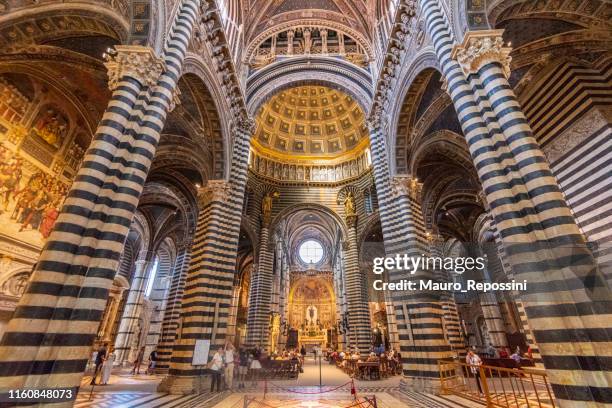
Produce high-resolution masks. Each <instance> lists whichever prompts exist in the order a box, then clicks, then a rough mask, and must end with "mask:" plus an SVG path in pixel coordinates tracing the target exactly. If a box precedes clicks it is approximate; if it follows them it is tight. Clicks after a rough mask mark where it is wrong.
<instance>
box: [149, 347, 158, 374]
mask: <svg viewBox="0 0 612 408" xmlns="http://www.w3.org/2000/svg"><path fill="white" fill-rule="evenodd" d="M156 365H157V351H156V350H153V351H152V352H151V354H149V366H148V367H147V374H148V375H153V374H155V366H156Z"/></svg>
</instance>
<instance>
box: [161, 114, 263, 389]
mask: <svg viewBox="0 0 612 408" xmlns="http://www.w3.org/2000/svg"><path fill="white" fill-rule="evenodd" d="M252 131H253V124H252V121H250V120H248V119H246V118H239V120H238V121H237V124H236V125H235V126H234V127H233V134H234V140H233V148H232V165H231V169H230V171H231V174H230V175H229V180H228V181H224V180H211V181H209V182H208V183H207V185H206V186H205V187H203V188H202V189H201V191H200V195H199V206H200V210H199V215H198V223H197V228H196V234H195V237H194V240H193V245H192V248H191V264H190V266H189V271H188V273H187V280H186V283H185V293H184V295H183V300H182V307H181V323H180V327H181V330H180V334H179V336H178V338H177V339H176V341H175V345H174V347H173V351H172V357H171V360H170V370H169V376H168V377H166V378H165V379H164V381H163V382H162V384H161V385H160V390H163V391H167V392H172V393H192V392H198V391H199V388H198V387H199V381H197V378H198V376H199V375H200V374H201V367H195V366H193V365H192V364H191V363H192V360H193V352H194V346H195V343H196V340H209V341H210V343H211V350H213V349H214V347H217V346H223V345H224V344H225V342H226V340H227V338H226V335H227V321H228V319H229V313H230V309H231V302H232V288H233V284H234V274H235V273H236V270H235V269H236V257H237V251H238V239H239V236H240V223H241V219H242V206H243V200H244V190H245V186H246V180H247V169H248V167H247V164H248V163H247V160H248V156H249V155H248V150H249V140H250V137H251V134H252ZM210 357H211V358H212V354H211V355H210Z"/></svg>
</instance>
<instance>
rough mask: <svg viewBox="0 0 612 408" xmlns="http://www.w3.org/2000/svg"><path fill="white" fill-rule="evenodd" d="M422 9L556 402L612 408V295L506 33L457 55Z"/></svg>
mask: <svg viewBox="0 0 612 408" xmlns="http://www.w3.org/2000/svg"><path fill="white" fill-rule="evenodd" d="M420 4H421V7H422V10H423V14H424V17H425V21H426V26H427V31H428V33H429V34H430V36H431V37H432V39H433V42H434V48H435V51H436V54H437V55H438V59H439V62H440V65H441V67H442V71H443V74H444V76H445V78H446V79H447V81H448V90H449V93H450V94H451V97H452V99H453V103H454V105H455V109H456V111H457V115H458V117H459V121H460V123H461V126H462V129H463V132H464V134H465V137H466V140H467V142H468V146H469V149H470V153H471V156H472V158H473V160H474V165H475V167H476V169H477V171H478V174H479V178H480V181H481V183H482V186H483V189H484V192H485V194H486V198H487V202H488V204H489V207H490V208H491V214H492V216H493V219H494V221H495V224H496V227H497V230H498V232H499V234H500V238H501V241H502V243H503V246H504V250H505V252H506V254H507V256H508V261H509V263H510V264H511V266H512V270H513V272H514V276H515V277H516V279H518V280H521V281H522V280H523V279H526V280H527V281H528V290H527V292H526V293H524V294H522V295H521V300H522V301H523V304H524V306H525V311H526V314H527V317H528V318H529V325H530V326H531V327H532V329H533V333H534V336H535V340H536V341H537V343H538V346H539V348H540V352H541V354H542V358H543V360H544V365H545V367H546V369H547V373H548V376H549V380H550V382H551V383H552V386H553V390H554V392H555V394H556V397H557V399H558V401H559V402H560V404H561V406H563V407H583V406H586V405H587V404H590V406H596V405H595V404H609V403H612V387H611V384H610V379H609V378H608V377H609V376H607V374H606V371H607V367H608V366H609V361H608V360H609V358H608V357H605V356H604V355H603V354H602V353H601V352H599V351H597V350H598V349H600V350H603V349H605V348H606V347H607V344H608V343H609V341H610V336H609V335H608V334H607V333H609V331H610V322H612V309H610V308H609V307H607V306H604V305H608V304H609V302H610V299H612V294H611V293H610V288H609V287H608V286H607V284H606V282H605V279H604V278H603V276H602V274H601V273H600V271H599V270H598V267H597V265H596V263H595V261H594V259H593V257H592V255H591V253H590V251H589V249H588V248H587V246H586V243H585V240H584V236H583V234H582V233H581V232H580V230H579V228H578V226H577V225H576V222H575V219H574V217H573V215H572V213H571V211H570V209H569V207H568V205H567V203H566V202H565V199H564V197H563V194H562V192H561V191H560V189H559V186H558V184H557V182H556V180H555V178H554V176H553V174H552V173H551V171H550V167H549V165H548V163H547V161H546V158H545V157H544V154H543V153H542V151H541V149H540V147H539V145H538V144H537V142H536V140H535V138H534V137H533V134H532V131H531V129H530V126H529V124H528V123H527V120H526V119H525V116H524V115H523V113H522V111H521V108H520V106H519V104H518V101H517V99H516V96H515V95H514V92H513V90H512V88H511V86H510V85H509V83H508V80H507V78H506V75H507V74H508V69H509V60H508V53H509V50H508V49H507V47H505V46H504V44H503V42H502V41H501V36H500V33H499V32H484V33H479V32H471V33H468V34H467V35H466V39H465V41H464V42H463V44H461V45H457V47H456V49H455V51H454V52H453V50H452V48H453V40H452V37H451V33H450V29H449V24H448V22H447V21H446V18H445V16H444V14H443V12H442V10H441V8H440V4H439V2H438V1H435V0H421V1H420ZM453 57H454V58H455V59H457V61H459V62H457V61H455V60H454V59H453ZM468 81H469V82H468ZM477 86H482V90H479V92H478V94H476V93H475V92H474V89H473V87H477ZM478 97H480V98H478ZM483 98H484V99H483ZM479 102H480V103H479Z"/></svg>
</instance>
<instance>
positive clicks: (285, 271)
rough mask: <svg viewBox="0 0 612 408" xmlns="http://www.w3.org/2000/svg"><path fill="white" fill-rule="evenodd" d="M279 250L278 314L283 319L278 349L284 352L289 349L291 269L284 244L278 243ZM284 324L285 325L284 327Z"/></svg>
mask: <svg viewBox="0 0 612 408" xmlns="http://www.w3.org/2000/svg"><path fill="white" fill-rule="evenodd" d="M276 248H277V249H276V250H277V252H276V253H277V255H276V256H277V267H278V271H279V272H278V273H279V301H278V312H279V315H280V319H281V332H280V335H279V337H278V349H279V350H280V351H284V350H285V348H286V347H287V334H285V331H286V327H287V324H288V321H289V290H290V287H289V285H290V283H291V282H290V280H289V267H288V265H287V260H286V258H285V255H284V249H283V243H282V241H278V242H277V243H276ZM283 323H284V325H283Z"/></svg>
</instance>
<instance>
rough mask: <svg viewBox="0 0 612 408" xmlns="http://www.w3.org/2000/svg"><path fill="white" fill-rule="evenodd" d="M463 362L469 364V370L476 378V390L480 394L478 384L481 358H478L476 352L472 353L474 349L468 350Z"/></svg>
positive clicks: (480, 390)
mask: <svg viewBox="0 0 612 408" xmlns="http://www.w3.org/2000/svg"><path fill="white" fill-rule="evenodd" d="M465 362H466V364H468V365H469V367H470V371H471V372H472V374H473V375H474V378H475V379H476V385H478V392H479V393H480V394H481V395H482V386H481V385H480V366H481V365H482V360H481V359H480V357H479V356H478V354H476V353H474V350H470V351H468V353H467V355H466V356H465Z"/></svg>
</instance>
